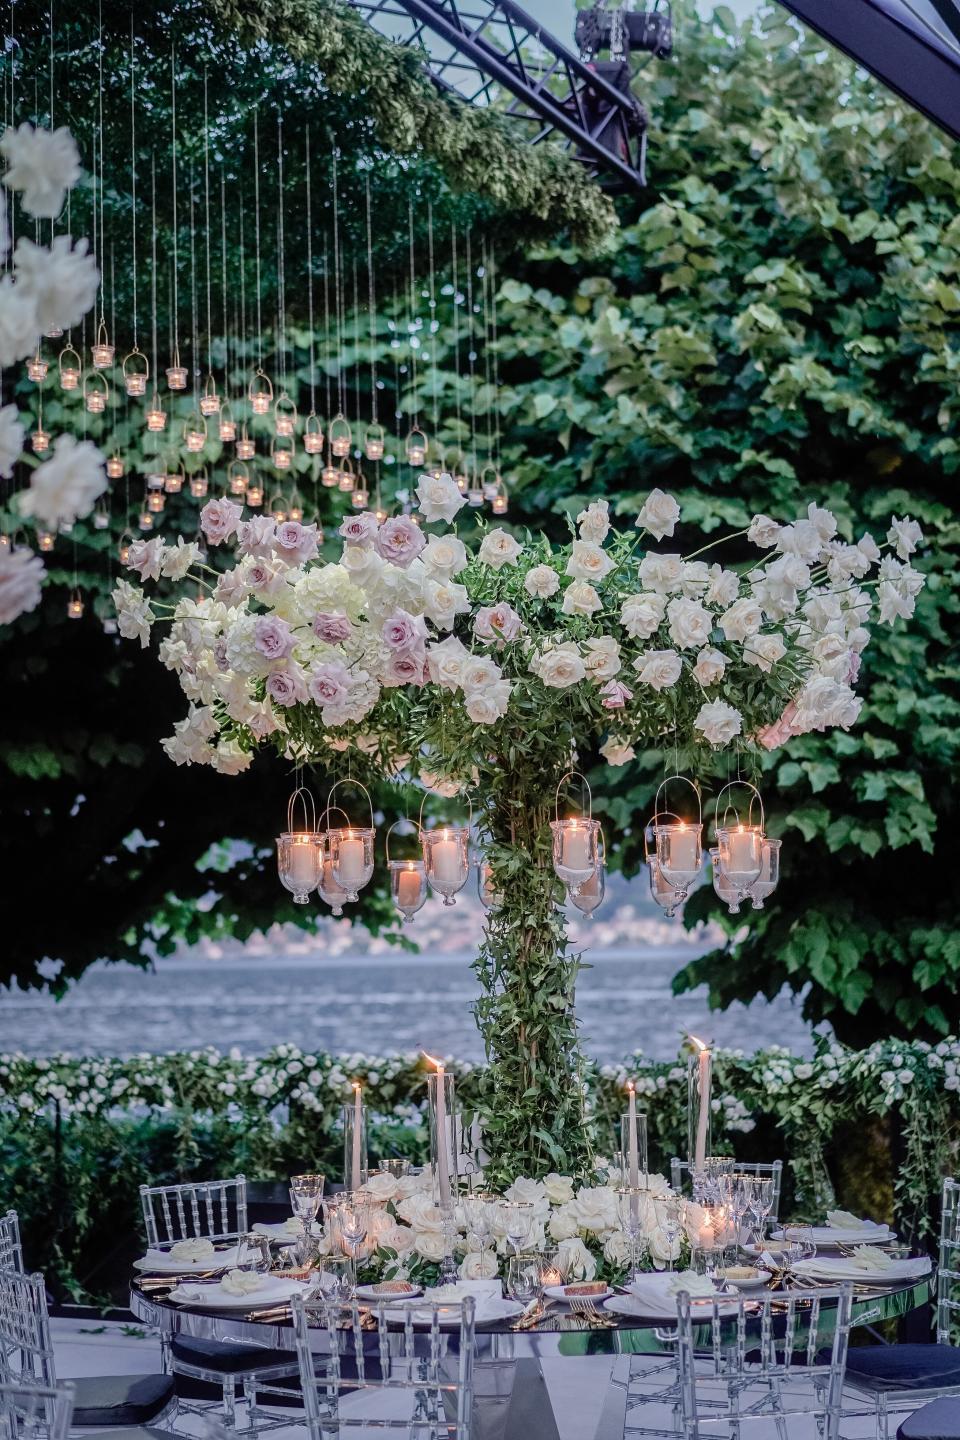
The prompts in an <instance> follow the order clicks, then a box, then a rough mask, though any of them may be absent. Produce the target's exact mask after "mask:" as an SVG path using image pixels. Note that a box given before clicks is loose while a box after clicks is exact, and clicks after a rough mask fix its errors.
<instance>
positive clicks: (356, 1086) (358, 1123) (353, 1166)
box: [350, 1080, 363, 1190]
mask: <svg viewBox="0 0 960 1440" xmlns="http://www.w3.org/2000/svg"><path fill="white" fill-rule="evenodd" d="M362 1128H363V1102H362V1100H361V1098H360V1082H359V1080H355V1081H354V1082H353V1154H352V1157H351V1163H350V1188H351V1190H359V1189H360V1184H361V1181H360V1131H361V1129H362Z"/></svg>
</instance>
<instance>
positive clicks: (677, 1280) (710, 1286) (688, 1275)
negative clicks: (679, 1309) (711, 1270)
mask: <svg viewBox="0 0 960 1440" xmlns="http://www.w3.org/2000/svg"><path fill="white" fill-rule="evenodd" d="M666 1290H667V1294H668V1295H679V1294H680V1291H681V1290H686V1291H687V1293H688V1294H689V1295H691V1296H693V1297H694V1298H695V1299H697V1300H699V1299H700V1298H701V1296H704V1295H716V1293H717V1288H716V1286H715V1285H714V1283H713V1281H712V1280H711V1279H710V1276H709V1275H698V1274H697V1272H696V1270H679V1271H678V1272H677V1274H676V1275H671V1277H670V1279H669V1280H668V1281H667V1286H666Z"/></svg>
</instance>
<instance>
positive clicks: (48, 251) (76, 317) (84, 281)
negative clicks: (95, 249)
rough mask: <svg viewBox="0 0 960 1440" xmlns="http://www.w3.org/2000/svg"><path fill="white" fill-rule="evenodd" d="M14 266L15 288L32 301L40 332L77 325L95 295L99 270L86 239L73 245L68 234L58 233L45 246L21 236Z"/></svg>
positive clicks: (14, 258) (90, 305)
mask: <svg viewBox="0 0 960 1440" xmlns="http://www.w3.org/2000/svg"><path fill="white" fill-rule="evenodd" d="M13 265H14V274H15V275H16V279H17V289H18V290H20V289H21V288H22V291H23V293H24V294H25V295H29V296H30V297H31V299H32V300H33V303H34V305H35V307H36V312H37V328H38V330H40V331H43V330H52V329H54V328H56V327H57V326H59V327H60V329H62V330H69V329H70V327H71V326H72V325H79V324H80V321H81V320H82V319H83V317H84V315H86V313H87V311H88V310H89V309H91V308H92V306H93V303H94V301H95V300H96V298H97V286H98V285H99V284H100V273H99V271H98V270H97V267H96V263H95V262H94V258H93V256H92V255H88V254H87V242H86V240H85V239H82V240H78V241H77V243H76V245H73V244H72V243H71V238H70V236H69V235H58V236H57V237H56V239H55V240H54V241H53V244H52V245H50V246H49V248H47V247H46V246H43V245H35V244H34V243H33V241H32V240H28V239H27V238H26V237H25V236H22V237H21V238H20V239H19V240H18V241H17V248H16V250H15V251H14V252H13Z"/></svg>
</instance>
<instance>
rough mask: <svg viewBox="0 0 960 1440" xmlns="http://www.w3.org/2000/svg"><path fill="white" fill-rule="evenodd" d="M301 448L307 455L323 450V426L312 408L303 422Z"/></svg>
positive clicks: (317, 453) (316, 453)
mask: <svg viewBox="0 0 960 1440" xmlns="http://www.w3.org/2000/svg"><path fill="white" fill-rule="evenodd" d="M303 448H304V450H306V452H307V454H308V455H319V454H320V453H321V451H322V450H323V427H322V426H321V424H320V421H319V420H318V418H317V416H316V415H315V414H314V412H313V411H312V410H311V411H310V414H309V415H308V416H307V418H306V420H305V421H304V424H303Z"/></svg>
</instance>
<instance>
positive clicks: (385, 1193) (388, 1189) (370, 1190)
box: [363, 1174, 397, 1205]
mask: <svg viewBox="0 0 960 1440" xmlns="http://www.w3.org/2000/svg"><path fill="white" fill-rule="evenodd" d="M363 1193H364V1194H365V1195H369V1196H370V1199H371V1200H376V1201H377V1203H378V1204H384V1205H385V1204H386V1202H387V1201H388V1200H392V1199H393V1197H394V1196H395V1195H396V1193H397V1180H396V1176H394V1175H386V1174H384V1175H371V1176H370V1179H369V1180H368V1181H367V1183H366V1185H364V1186H363Z"/></svg>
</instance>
